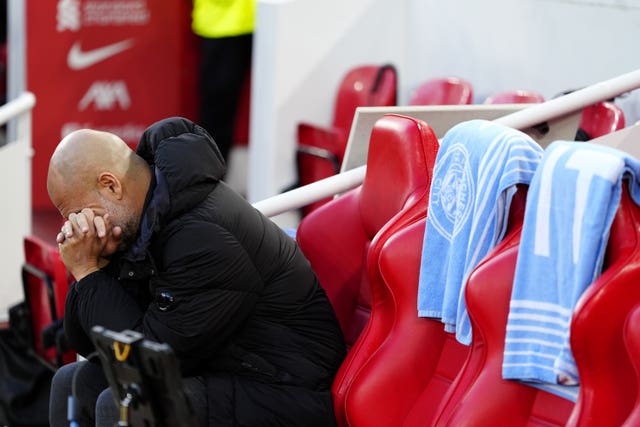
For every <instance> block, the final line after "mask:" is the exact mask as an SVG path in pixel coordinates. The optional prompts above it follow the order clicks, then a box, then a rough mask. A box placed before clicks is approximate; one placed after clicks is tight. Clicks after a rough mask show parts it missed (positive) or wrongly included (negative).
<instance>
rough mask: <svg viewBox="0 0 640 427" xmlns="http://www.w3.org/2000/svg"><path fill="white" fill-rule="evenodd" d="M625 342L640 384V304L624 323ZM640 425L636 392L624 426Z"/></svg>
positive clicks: (638, 401)
mask: <svg viewBox="0 0 640 427" xmlns="http://www.w3.org/2000/svg"><path fill="white" fill-rule="evenodd" d="M623 334H624V344H625V346H626V347H627V353H629V358H630V359H631V363H633V367H634V368H635V374H636V382H638V383H639V384H640V304H638V305H636V306H635V307H634V308H633V309H632V310H631V312H630V313H629V315H628V316H627V320H626V321H625V324H624V330H623ZM639 425H640V393H639V392H637V393H636V401H635V403H634V405H633V410H632V411H631V413H630V414H629V416H628V417H627V419H626V420H625V422H624V424H623V427H635V426H639Z"/></svg>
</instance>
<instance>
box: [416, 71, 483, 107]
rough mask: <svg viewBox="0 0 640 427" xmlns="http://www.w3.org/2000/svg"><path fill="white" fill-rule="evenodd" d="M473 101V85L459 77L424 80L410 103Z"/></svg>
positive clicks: (436, 103)
mask: <svg viewBox="0 0 640 427" xmlns="http://www.w3.org/2000/svg"><path fill="white" fill-rule="evenodd" d="M472 102H473V86H472V85H471V83H470V82H468V81H467V80H464V79H460V78H457V77H443V78H438V79H432V80H428V81H426V82H424V83H423V84H421V85H420V86H418V88H417V89H416V90H415V92H414V93H413V95H411V98H410V99H409V105H464V104H471V103H472Z"/></svg>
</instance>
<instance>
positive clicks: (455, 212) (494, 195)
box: [418, 120, 542, 344]
mask: <svg viewBox="0 0 640 427" xmlns="http://www.w3.org/2000/svg"><path fill="white" fill-rule="evenodd" d="M541 157H542V148H540V146H539V145H538V144H536V142H535V141H533V140H532V139H531V138H530V137H529V136H528V135H526V134H524V133H522V132H520V131H518V130H515V129H512V128H509V127H506V126H502V125H498V124H496V123H493V122H489V121H486V120H472V121H468V122H463V123H461V124H458V125H456V126H454V127H453V128H452V129H451V130H449V132H447V134H446V135H445V136H444V138H443V139H442V141H441V145H440V149H439V151H438V156H437V158H436V163H435V170H434V174H433V180H432V184H431V194H430V196H429V211H428V214H427V221H426V229H425V236H424V245H423V248H422V264H421V269H420V281H419V288H418V315H419V316H422V317H435V318H439V319H441V321H442V322H443V323H445V329H446V330H448V331H450V332H453V331H455V332H456V338H457V339H458V341H460V342H462V343H464V344H469V343H470V342H471V325H470V322H469V318H468V316H467V311H466V305H465V302H464V284H465V283H466V280H467V277H468V275H469V274H470V273H471V271H472V270H473V268H474V267H475V266H476V265H477V264H478V263H479V262H480V261H481V260H482V258H483V257H484V256H485V255H486V254H487V252H489V251H490V250H491V249H492V248H493V247H494V246H495V245H496V244H497V243H498V242H499V241H500V240H501V239H502V237H503V235H504V232H505V229H506V224H507V219H508V218H507V216H508V213H509V206H510V204H511V198H512V197H513V194H514V193H515V191H516V187H515V186H516V184H520V183H523V184H528V183H529V182H530V181H531V178H532V177H533V174H534V172H535V169H536V167H537V166H538V164H539V162H540V158H541Z"/></svg>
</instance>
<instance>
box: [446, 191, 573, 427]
mask: <svg viewBox="0 0 640 427" xmlns="http://www.w3.org/2000/svg"><path fill="white" fill-rule="evenodd" d="M523 190H524V189H523ZM521 191H522V190H521ZM518 203H519V206H516V207H515V208H514V209H512V210H511V215H510V221H511V222H512V224H511V227H512V231H511V232H509V233H508V234H507V236H506V237H505V238H504V239H503V241H502V242H501V243H500V244H498V245H497V246H496V247H495V248H494V250H493V251H492V252H491V253H490V254H489V255H487V256H486V257H485V258H484V260H483V261H482V262H481V263H480V264H479V265H478V266H477V267H476V269H475V270H474V271H473V272H472V273H471V275H470V277H469V280H468V282H467V286H466V288H465V300H466V303H467V310H468V313H469V318H470V320H471V326H472V330H473V339H472V342H471V346H470V349H469V357H468V359H467V360H466V362H465V364H464V367H463V368H462V370H461V372H460V374H459V375H458V377H457V378H456V380H455V382H454V384H453V386H452V387H451V388H450V389H449V390H448V393H447V395H446V396H445V398H444V400H443V404H442V406H441V407H440V408H439V411H438V414H437V418H436V422H435V425H438V426H457V425H463V424H462V423H464V425H474V426H480V425H491V426H505V427H506V426H509V427H511V426H513V427H517V426H560V425H564V423H565V422H566V420H567V419H568V417H569V414H570V413H571V410H572V408H573V406H574V404H573V402H571V401H569V400H565V399H563V398H561V397H558V396H555V395H552V394H550V393H547V392H545V391H542V390H539V389H536V388H533V387H530V386H528V385H526V384H523V383H519V382H517V381H509V380H503V379H502V358H503V352H504V340H505V333H506V325H507V317H508V314H509V302H510V298H511V287H512V283H513V277H514V274H515V268H516V259H517V254H518V245H519V243H520V232H521V230H522V228H521V227H522V220H523V216H524V197H523V194H521V195H520V200H519V202H518Z"/></svg>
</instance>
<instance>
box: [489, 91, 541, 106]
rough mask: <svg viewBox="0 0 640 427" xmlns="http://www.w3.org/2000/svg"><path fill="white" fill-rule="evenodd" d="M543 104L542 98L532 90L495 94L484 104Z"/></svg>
mask: <svg viewBox="0 0 640 427" xmlns="http://www.w3.org/2000/svg"><path fill="white" fill-rule="evenodd" d="M540 102H544V96H542V95H541V94H539V93H537V92H535V91H532V90H512V91H505V92H500V93H496V94H495V95H492V96H490V97H488V98H487V99H485V101H484V103H485V104H530V103H531V104H534V103H540Z"/></svg>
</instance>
